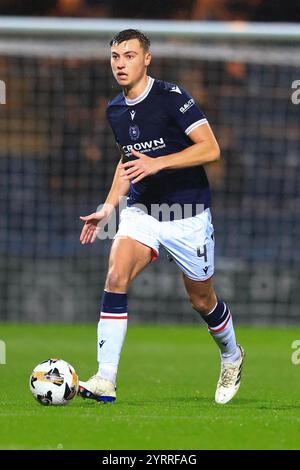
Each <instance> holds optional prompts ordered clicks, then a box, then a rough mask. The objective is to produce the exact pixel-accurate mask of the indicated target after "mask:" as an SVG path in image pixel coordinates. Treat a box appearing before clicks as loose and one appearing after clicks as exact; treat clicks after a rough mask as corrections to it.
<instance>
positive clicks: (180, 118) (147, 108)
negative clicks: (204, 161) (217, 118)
mask: <svg viewBox="0 0 300 470" xmlns="http://www.w3.org/2000/svg"><path fill="white" fill-rule="evenodd" d="M107 118H108V120H109V123H110V125H111V127H112V130H113V133H114V136H115V139H116V141H117V143H118V144H119V145H121V147H122V148H123V150H124V152H125V154H126V156H127V157H128V159H129V160H130V159H132V160H134V159H135V158H136V157H134V156H133V155H132V153H131V150H132V148H134V149H136V150H138V151H139V152H142V153H144V154H145V155H147V156H149V157H153V158H156V157H163V156H164V155H169V154H173V153H177V152H180V151H181V150H183V149H185V148H187V147H189V146H190V145H192V144H193V142H192V141H191V139H190V138H189V133H190V132H191V131H192V130H193V129H195V128H196V127H197V126H199V125H202V124H203V123H206V122H207V120H206V117H205V116H204V114H203V112H202V111H201V109H200V108H199V107H198V105H197V104H196V103H195V101H194V99H193V98H192V97H191V96H190V95H189V94H188V93H187V92H186V91H185V90H184V89H183V88H181V87H178V86H177V85H174V84H171V83H167V82H164V81H161V80H154V79H153V78H151V77H149V80H148V86H147V87H146V89H145V90H144V92H143V93H142V94H141V95H140V96H139V97H137V98H136V99H134V100H129V99H127V98H125V96H124V94H123V93H120V94H119V95H118V96H116V97H115V98H114V99H113V100H111V101H110V102H109V104H108V107H107ZM210 199H211V197H210V189H209V183H208V179H207V176H206V173H205V170H204V168H203V167H202V166H196V167H191V168H183V169H179V170H178V169H176V170H162V171H160V172H158V173H157V174H155V175H151V176H148V177H146V178H144V179H143V180H141V181H139V182H138V183H135V184H132V183H131V184H130V191H129V196H128V199H127V205H128V206H133V205H136V204H143V205H144V206H146V207H147V209H148V211H150V210H151V204H159V205H160V204H168V205H169V206H171V205H173V204H175V203H177V204H180V205H181V206H182V207H183V206H184V205H186V204H189V206H190V207H192V208H193V209H192V211H193V214H192V215H195V213H196V208H197V205H198V207H199V206H200V205H201V206H203V207H204V208H207V207H210ZM149 213H150V212H149ZM188 214H189V215H191V214H190V213H189V212H188ZM183 217H184V215H183Z"/></svg>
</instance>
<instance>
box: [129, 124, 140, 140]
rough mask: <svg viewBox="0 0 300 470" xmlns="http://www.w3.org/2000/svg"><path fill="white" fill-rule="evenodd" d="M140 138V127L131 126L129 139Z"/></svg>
mask: <svg viewBox="0 0 300 470" xmlns="http://www.w3.org/2000/svg"><path fill="white" fill-rule="evenodd" d="M139 136H140V129H139V127H138V126H137V125H136V124H135V125H134V126H129V137H130V138H131V140H138V138H139Z"/></svg>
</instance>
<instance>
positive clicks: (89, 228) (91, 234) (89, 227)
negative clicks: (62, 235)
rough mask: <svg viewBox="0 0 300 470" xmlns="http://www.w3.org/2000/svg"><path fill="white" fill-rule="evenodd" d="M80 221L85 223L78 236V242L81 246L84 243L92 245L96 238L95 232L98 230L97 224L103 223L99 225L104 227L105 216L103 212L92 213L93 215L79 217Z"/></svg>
mask: <svg viewBox="0 0 300 470" xmlns="http://www.w3.org/2000/svg"><path fill="white" fill-rule="evenodd" d="M80 219H81V220H83V221H84V222H85V224H84V226H83V227H82V230H81V234H80V242H81V243H82V245H85V244H86V243H93V242H94V241H95V240H96V238H97V231H98V230H99V227H98V224H99V222H103V224H101V225H105V222H106V220H107V216H106V214H105V213H104V212H102V211H100V212H94V213H93V214H90V215H86V216H80Z"/></svg>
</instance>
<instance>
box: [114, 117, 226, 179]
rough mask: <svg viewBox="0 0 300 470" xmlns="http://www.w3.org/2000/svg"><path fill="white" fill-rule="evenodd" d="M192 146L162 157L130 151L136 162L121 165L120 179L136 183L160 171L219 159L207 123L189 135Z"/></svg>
mask: <svg viewBox="0 0 300 470" xmlns="http://www.w3.org/2000/svg"><path fill="white" fill-rule="evenodd" d="M189 138H190V139H191V141H192V142H193V144H192V145H190V146H189V147H187V148H185V149H184V150H182V151H181V152H177V153H173V154H170V155H164V156H163V157H157V158H152V157H147V156H146V155H144V154H142V153H141V152H137V151H136V150H132V154H133V155H134V156H135V157H137V160H133V161H130V162H128V163H125V164H123V165H121V169H122V170H123V172H122V177H123V178H124V179H128V180H129V179H130V180H132V183H137V182H138V181H140V180H142V179H143V178H145V177H146V176H150V175H154V174H155V173H158V172H159V171H161V170H178V169H181V168H188V167H193V166H198V165H204V164H206V163H210V162H214V161H216V160H218V159H219V158H220V148H219V145H218V142H217V140H216V138H215V136H214V134H213V132H212V130H211V128H210V125H209V124H208V122H204V123H202V124H201V125H199V126H198V127H196V128H195V129H193V130H192V131H191V132H190V133H189Z"/></svg>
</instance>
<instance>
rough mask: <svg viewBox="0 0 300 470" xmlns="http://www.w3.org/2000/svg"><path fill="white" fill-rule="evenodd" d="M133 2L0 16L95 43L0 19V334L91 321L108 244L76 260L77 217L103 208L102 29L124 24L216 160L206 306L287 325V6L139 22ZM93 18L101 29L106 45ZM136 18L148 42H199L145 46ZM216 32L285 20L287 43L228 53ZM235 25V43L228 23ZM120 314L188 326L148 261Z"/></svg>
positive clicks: (242, 318)
mask: <svg viewBox="0 0 300 470" xmlns="http://www.w3.org/2000/svg"><path fill="white" fill-rule="evenodd" d="M139 3H142V2H134V1H132V2H118V1H110V2H108V1H101V0H85V1H81V0H78V1H75V0H73V1H67V0H65V1H45V2H33V1H31V2H19V1H9V2H8V1H1V2H0V15H18V16H21V17H23V16H24V15H30V16H31V17H33V16H43V17H44V18H43V20H46V19H47V17H59V16H60V17H63V16H68V17H70V16H71V17H74V21H76V18H81V17H85V20H86V21H88V18H92V19H93V20H94V19H95V17H98V18H99V28H98V30H97V31H95V32H94V33H93V32H89V33H87V32H86V31H85V32H82V31H81V32H80V31H79V30H78V31H77V32H76V31H75V32H74V31H73V32H72V33H71V32H69V33H68V34H65V33H64V32H62V33H57V32H56V33H53V32H52V33H51V32H49V27H48V29H47V27H45V28H44V29H43V27H42V25H43V22H42V20H41V21H40V22H39V23H37V24H38V27H39V32H38V33H37V32H35V33H33V30H31V32H30V31H28V32H27V33H25V31H24V28H23V29H22V24H21V26H19V29H17V28H15V29H13V28H7V26H6V25H7V23H5V21H8V20H9V18H8V17H7V18H5V17H4V16H3V17H2V18H1V21H0V23H1V26H0V79H1V80H2V81H4V82H5V84H6V104H1V105H0V172H1V187H0V211H1V217H0V266H1V272H0V302H1V309H0V320H1V321H14V322H19V321H26V322H27V321H28V322H58V321H63V322H74V321H78V322H95V320H96V319H97V313H98V310H99V304H100V295H101V291H102V289H103V282H104V277H105V273H106V267H107V257H108V253H109V249H110V243H111V242H110V241H109V240H108V241H102V242H99V241H98V242H97V243H95V244H94V245H92V246H81V245H80V243H79V234H80V230H81V226H82V223H81V222H80V220H79V215H86V214H89V213H91V212H93V211H94V210H95V209H96V207H97V206H98V205H99V204H100V203H102V202H103V201H104V199H105V195H106V194H107V191H108V189H109V187H110V184H111V180H112V176H113V172H114V168H115V165H116V163H117V161H118V154H117V152H116V148H115V144H114V141H113V137H112V133H111V131H110V129H109V128H108V125H107V122H106V120H105V107H106V103H107V101H108V99H109V98H111V97H112V96H114V95H115V94H116V93H117V92H118V88H117V86H116V84H115V83H114V80H113V78H112V76H111V72H110V65H109V49H108V42H109V39H110V37H111V36H112V34H111V32H112V31H113V29H114V28H115V31H118V30H119V29H123V28H124V27H131V26H133V27H139V28H141V29H142V30H143V31H144V32H146V33H148V32H149V35H150V36H151V37H152V39H153V41H152V42H153V53H154V54H153V55H154V57H153V63H152V65H151V67H150V74H151V75H152V76H154V77H157V78H161V79H164V80H167V81H170V82H174V83H179V84H181V85H182V86H184V87H185V88H187V89H188V90H189V91H190V93H191V94H192V95H193V96H194V98H195V99H196V100H197V101H198V102H199V104H200V106H201V107H202V109H203V110H204V112H205V114H206V115H207V117H208V119H209V122H210V124H211V126H212V128H213V130H214V132H215V134H216V137H217V139H218V141H219V143H220V147H221V151H222V160H221V162H220V163H218V164H214V165H211V166H210V168H209V169H208V170H209V176H210V181H211V185H212V189H213V216H214V225H215V229H216V241H217V245H216V268H217V269H216V285H217V289H218V294H219V295H220V297H222V298H225V299H226V301H228V303H229V304H230V305H231V307H232V311H233V312H234V317H235V321H236V322H239V323H246V324H250V323H266V324H293V323H297V322H299V320H298V312H299V306H300V293H299V288H298V286H299V274H300V269H299V260H300V251H299V236H300V218H299V207H300V206H299V200H300V185H299V172H300V169H299V150H300V145H299V129H300V113H299V106H300V105H296V104H294V103H293V102H292V99H291V96H292V93H293V91H294V90H293V89H292V83H293V82H294V81H295V80H299V79H300V75H299V65H300V54H299V47H300V46H299V42H300V34H299V28H298V36H297V35H296V34H295V35H294V36H293V37H292V35H291V36H290V37H287V36H288V32H289V31H290V32H292V30H293V27H294V26H295V25H290V26H289V25H288V24H287V22H289V21H293V22H295V21H299V16H298V18H297V12H296V11H295V8H294V6H295V3H294V2H289V1H285V2H284V8H283V7H282V3H283V2H274V1H272V2H270V1H261V0H248V1H243V2H241V1H225V0H224V1H223V0H222V1H220V2H211V1H208V0H205V1H204V0H203V1H187V2H182V1H178V2H172V1H168V2H166V1H164V2H163V3H164V8H163V9H161V8H160V7H161V2H151V8H150V7H149V5H148V2H143V5H139ZM125 4H126V8H125V7H124V5H125ZM149 4H150V2H149ZM298 13H299V12H298ZM107 18H108V19H109V18H113V21H114V23H110V24H111V26H110V29H111V32H107V33H105V32H104V29H105V27H106V28H107V31H108V30H109V27H108V23H107V22H106V20H105V19H107ZM118 18H119V19H118ZM124 18H128V20H126V19H124ZM141 19H154V20H155V21H156V23H155V24H156V25H157V27H158V28H162V25H161V24H160V21H161V20H162V19H164V20H166V21H167V22H168V23H167V25H168V26H167V28H170V27H172V25H175V26H176V25H178V23H173V22H174V21H190V20H195V21H198V22H199V23H193V24H195V25H196V26H197V25H198V27H199V33H198V34H194V35H187V34H185V35H184V34H179V33H178V34H177V33H174V32H173V33H168V34H167V32H166V33H165V34H163V33H162V32H161V33H160V34H157V33H156V34H155V33H154V32H153V33H152V34H151V31H150V29H149V31H148V30H147V23H144V24H143V23H142V22H141ZM34 20H35V19H34V18H33V19H32V25H34V24H35V23H34ZM36 20H37V18H36ZM60 20H61V21H63V18H60ZM131 20H137V22H136V23H135V22H133V23H131ZM208 20H209V21H211V20H213V21H215V22H216V23H207V21H208ZM224 20H225V21H237V20H238V21H254V22H260V21H267V20H271V21H273V22H275V23H274V25H275V27H276V21H280V22H285V23H286V24H285V25H284V27H283V26H282V25H278V27H277V31H279V32H280V31H281V32H284V31H285V32H286V33H287V34H286V36H285V37H284V34H282V35H280V36H279V37H278V38H277V39H276V38H275V39H274V35H273V37H269V38H264V37H263V34H264V33H263V32H262V33H261V34H260V35H257V36H256V37H251V38H250V37H248V36H247V35H246V36H245V37H242V36H241V37H240V39H239V40H237V39H236V38H234V39H233V38H232V37H230V35H225V36H224V35H220V36H218V35H216V34H215V35H211V34H208V33H205V32H204V31H205V28H206V27H210V28H212V27H213V26H214V25H218V24H219V27H222V23H218V22H220V21H224ZM28 21H29V20H28ZM65 21H66V23H65V24H66V27H67V24H68V25H69V26H70V24H71V23H70V22H69V20H68V21H67V20H65ZM21 23H22V22H21ZM27 24H28V23H27ZM77 24H78V23H77ZM253 24H254V25H256V26H257V31H258V30H260V31H264V30H265V31H266V30H267V25H265V24H261V25H260V24H257V23H253ZM82 25H83V23H82ZM143 26H144V27H143ZM236 27H238V29H240V31H241V33H242V32H243V27H242V25H241V23H236ZM260 27H261V28H260ZM101 28H104V29H103V31H101ZM75 29H76V28H75ZM235 29H236V28H235ZM233 30H234V28H233ZM175 31H176V29H175ZM129 305H130V319H131V322H134V321H135V322H152V323H153V322H156V321H165V322H168V323H169V322H174V321H176V322H177V321H182V322H194V321H199V320H198V316H197V315H196V313H195V312H193V311H192V309H191V307H190V305H189V302H188V301H187V298H186V295H185V292H184V290H183V286H182V282H181V275H180V273H179V271H178V270H177V269H176V268H175V266H174V265H173V263H169V262H168V260H167V257H166V255H164V254H163V253H162V254H161V259H160V260H159V261H158V262H157V263H154V264H153V265H151V266H149V267H148V268H147V270H146V271H145V272H144V273H142V274H141V275H140V276H139V278H138V279H137V280H136V281H135V282H134V284H133V286H132V287H131V290H130V293H129Z"/></svg>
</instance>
